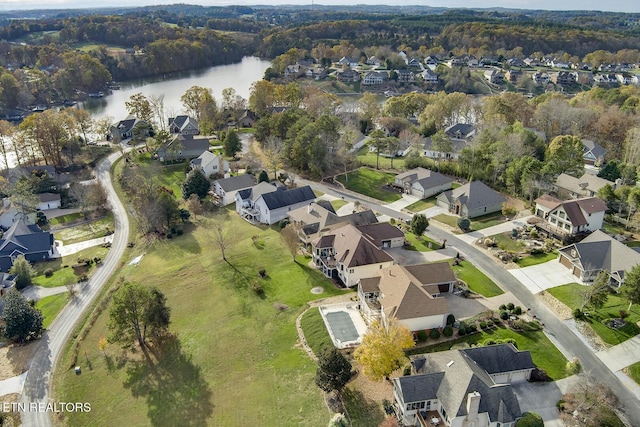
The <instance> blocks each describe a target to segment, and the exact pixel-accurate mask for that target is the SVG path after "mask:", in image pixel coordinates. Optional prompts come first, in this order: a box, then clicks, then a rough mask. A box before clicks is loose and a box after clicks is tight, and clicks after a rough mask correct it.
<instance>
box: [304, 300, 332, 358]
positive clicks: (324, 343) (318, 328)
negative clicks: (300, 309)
mask: <svg viewBox="0 0 640 427" xmlns="http://www.w3.org/2000/svg"><path fill="white" fill-rule="evenodd" d="M300 327H301V328H302V331H303V332H304V337H305V339H306V340H307V344H309V347H311V350H313V352H314V353H315V354H316V356H317V355H318V354H320V351H321V350H322V349H323V348H324V347H328V346H333V342H332V341H331V337H330V336H329V332H327V327H326V325H325V324H324V320H322V316H321V315H320V310H319V309H318V307H311V308H310V309H309V310H308V311H307V312H306V313H305V314H304V315H303V316H302V319H300Z"/></svg>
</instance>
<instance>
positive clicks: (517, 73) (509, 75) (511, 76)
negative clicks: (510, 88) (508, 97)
mask: <svg viewBox="0 0 640 427" xmlns="http://www.w3.org/2000/svg"><path fill="white" fill-rule="evenodd" d="M504 78H505V79H507V80H508V81H509V82H510V83H516V82H517V81H518V79H520V78H522V70H516V69H511V70H509V71H507V72H506V73H504Z"/></svg>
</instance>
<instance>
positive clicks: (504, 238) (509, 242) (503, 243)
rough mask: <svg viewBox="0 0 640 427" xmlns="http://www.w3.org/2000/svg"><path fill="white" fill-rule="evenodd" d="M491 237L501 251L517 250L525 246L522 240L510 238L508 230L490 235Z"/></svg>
mask: <svg viewBox="0 0 640 427" xmlns="http://www.w3.org/2000/svg"><path fill="white" fill-rule="evenodd" d="M491 238H493V239H494V240H495V241H496V243H497V244H498V247H499V248H500V249H502V250H503V251H513V252H519V251H521V250H523V249H524V248H525V244H524V243H523V242H522V241H520V240H513V239H512V238H511V233H510V232H506V233H501V234H496V235H493V236H491Z"/></svg>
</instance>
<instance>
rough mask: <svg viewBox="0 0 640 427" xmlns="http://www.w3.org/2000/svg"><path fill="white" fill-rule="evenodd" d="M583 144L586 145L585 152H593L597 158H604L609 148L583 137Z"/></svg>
mask: <svg viewBox="0 0 640 427" xmlns="http://www.w3.org/2000/svg"><path fill="white" fill-rule="evenodd" d="M582 146H583V147H584V154H586V153H588V152H591V154H593V155H594V156H595V158H596V159H600V158H603V157H604V156H605V154H607V150H606V149H605V148H604V147H603V146H602V145H600V144H598V143H597V142H595V141H592V140H590V139H583V140H582Z"/></svg>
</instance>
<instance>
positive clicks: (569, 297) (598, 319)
mask: <svg viewBox="0 0 640 427" xmlns="http://www.w3.org/2000/svg"><path fill="white" fill-rule="evenodd" d="M582 288H583V286H582V285H579V284H577V283H569V284H568V285H563V286H558V287H556V288H551V289H549V290H548V292H549V293H550V294H551V295H553V296H554V297H556V298H557V299H558V300H560V301H561V302H562V303H564V304H565V305H566V306H568V307H569V308H570V309H571V310H574V309H576V308H581V307H582V299H581V297H580V291H581V289H582ZM628 308H629V301H627V300H626V299H624V298H622V297H620V296H619V295H617V294H611V295H609V299H608V300H607V303H606V304H605V305H604V307H602V308H601V309H600V310H590V311H589V316H588V317H587V318H586V319H585V322H586V324H587V325H589V326H590V327H591V328H592V329H593V330H594V332H595V333H596V334H598V336H599V337H600V338H602V340H603V341H604V342H605V343H607V344H609V345H616V344H620V343H621V342H623V341H626V340H628V339H629V338H632V337H634V336H636V335H637V334H639V333H640V328H639V327H638V326H637V323H638V321H640V307H638V306H635V305H634V306H632V307H631V310H629V311H627V309H628ZM621 310H622V311H624V312H626V313H627V314H628V317H626V318H625V319H624V320H625V325H624V326H623V327H621V328H618V329H616V328H611V327H609V326H607V325H606V324H605V321H607V320H608V319H614V318H619V317H620V312H621Z"/></svg>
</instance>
